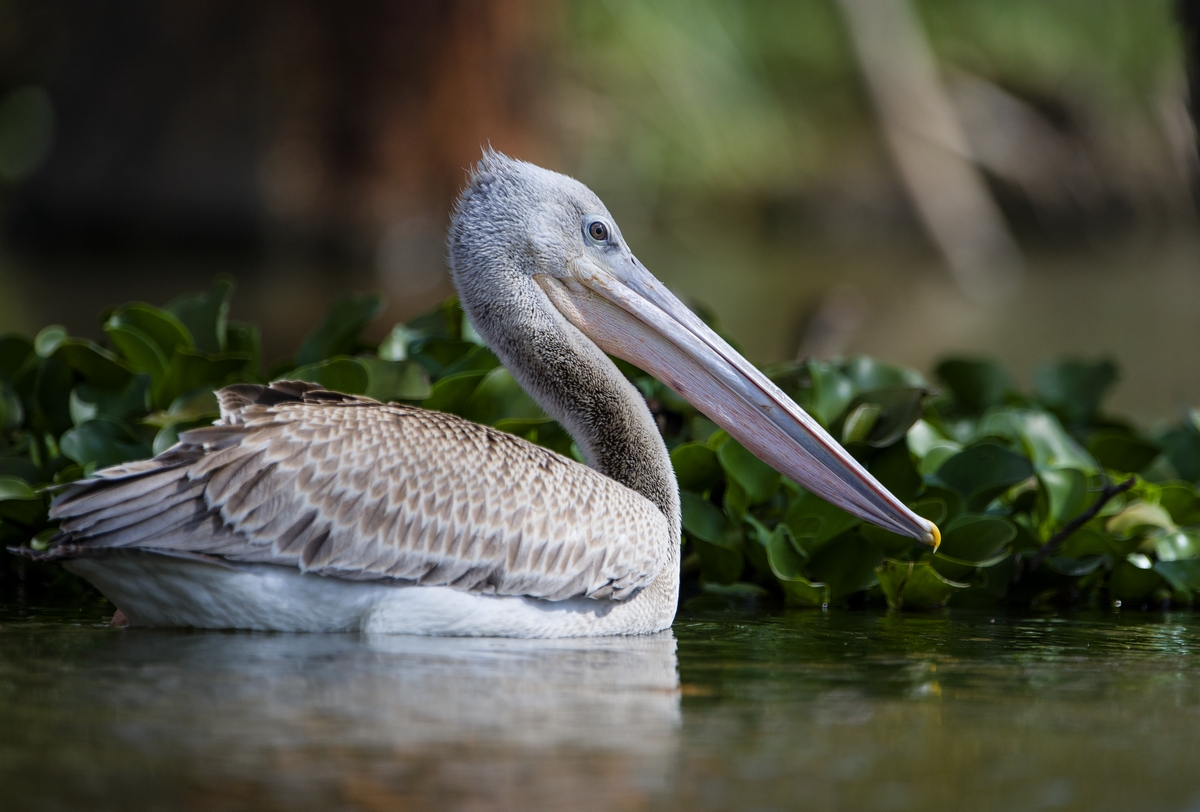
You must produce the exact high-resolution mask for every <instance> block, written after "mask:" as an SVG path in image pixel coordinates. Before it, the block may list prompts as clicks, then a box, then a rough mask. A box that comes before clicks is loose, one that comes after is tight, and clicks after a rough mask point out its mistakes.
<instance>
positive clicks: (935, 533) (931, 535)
mask: <svg viewBox="0 0 1200 812" xmlns="http://www.w3.org/2000/svg"><path fill="white" fill-rule="evenodd" d="M921 541H923V542H924V543H926V544H928V545H929V546H930V547H932V548H933V551H934V552H935V553H936V552H937V549H938V547H940V546H941V545H942V531H941V530H938V526H937V525H936V524H934V523H933V522H930V523H929V532H928V533H926V534H925V538H923V539H921Z"/></svg>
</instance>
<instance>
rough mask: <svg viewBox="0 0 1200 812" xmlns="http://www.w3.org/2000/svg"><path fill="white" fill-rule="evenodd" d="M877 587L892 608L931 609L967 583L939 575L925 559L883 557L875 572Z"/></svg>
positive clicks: (941, 603)
mask: <svg viewBox="0 0 1200 812" xmlns="http://www.w3.org/2000/svg"><path fill="white" fill-rule="evenodd" d="M876 577H878V579H879V586H880V588H881V589H882V590H883V595H884V597H885V598H887V602H888V606H890V607H891V608H893V609H935V608H937V607H939V606H945V605H946V601H948V600H950V596H952V595H953V594H954V593H955V592H957V591H958V590H960V589H966V588H967V586H968V585H967V584H963V583H959V582H957V581H950V580H947V579H946V578H944V577H942V575H941V574H939V573H938V571H937V570H935V569H934V568H933V566H932V564H930V563H929V562H928V561H892V560H890V559H889V560H885V561H884V562H883V563H882V564H881V565H880V566H879V568H878V570H877V571H876Z"/></svg>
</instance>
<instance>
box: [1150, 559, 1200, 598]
mask: <svg viewBox="0 0 1200 812" xmlns="http://www.w3.org/2000/svg"><path fill="white" fill-rule="evenodd" d="M1154 571H1155V572H1156V573H1158V574H1159V575H1161V576H1162V577H1163V578H1164V579H1166V581H1167V583H1168V584H1170V585H1171V588H1172V589H1174V590H1175V591H1176V592H1181V593H1183V595H1184V596H1186V598H1187V599H1188V600H1191V599H1192V597H1193V596H1194V594H1195V593H1196V592H1200V558H1189V559H1186V560H1178V561H1159V562H1158V563H1156V564H1155V565H1154Z"/></svg>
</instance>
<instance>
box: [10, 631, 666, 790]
mask: <svg viewBox="0 0 1200 812" xmlns="http://www.w3.org/2000/svg"><path fill="white" fill-rule="evenodd" d="M40 637H41V639H40V640H36V641H35V640H25V641H23V643H24V645H22V643H21V642H19V641H16V640H14V639H13V635H11V634H10V635H3V634H0V640H3V643H0V659H2V660H3V663H4V664H3V665H0V684H11V683H12V682H13V681H17V682H20V683H21V685H20V687H19V689H18V690H16V691H13V692H11V693H10V692H8V691H5V692H4V693H6V694H9V695H8V696H7V697H5V699H6V700H7V701H6V702H5V703H4V708H3V709H2V710H0V729H6V730H10V731H11V730H21V731H23V733H22V739H24V738H25V737H26V735H28V736H29V738H30V739H31V741H27V742H24V744H25V746H24V747H22V748H20V749H19V751H15V752H14V749H13V748H12V747H11V745H12V744H13V742H12V741H11V738H10V740H9V741H7V742H4V744H0V775H4V774H8V775H10V776H14V779H13V780H15V781H16V787H14V786H13V783H12V781H5V782H4V783H5V784H7V785H8V787H9V789H14V788H16V789H18V790H20V791H21V792H22V793H27V794H28V797H29V799H30V803H29V805H28V806H26V807H23V808H38V807H39V805H41V806H44V807H46V808H52V807H59V806H61V805H64V804H65V805H67V806H70V805H79V806H83V807H86V808H90V809H97V808H114V809H115V808H131V806H133V807H136V806H138V805H139V804H146V805H153V806H158V805H161V804H167V805H175V804H183V805H187V804H189V803H193V802H194V803H195V804H196V805H199V806H201V807H203V808H205V809H213V808H254V809H275V808H281V809H282V808H289V809H292V808H296V807H297V805H299V806H300V807H303V808H342V807H349V808H360V807H363V806H366V807H368V808H375V807H379V808H384V807H386V808H394V807H395V806H396V805H401V806H403V805H405V804H409V803H415V804H425V803H434V802H439V803H440V802H443V801H445V800H446V799H448V798H458V799H459V800H460V801H462V802H467V801H469V800H471V799H474V802H478V803H480V804H484V805H486V807H487V808H537V807H538V806H540V805H544V804H546V803H550V802H551V800H552V799H562V798H577V799H578V802H577V803H576V802H573V803H572V806H573V808H577V809H611V808H613V806H614V805H615V806H617V807H620V805H621V804H620V803H619V801H620V798H619V796H620V795H623V794H627V793H629V792H639V791H641V792H653V791H662V790H663V789H664V787H665V786H666V784H667V782H668V775H669V772H670V769H671V766H672V765H673V763H674V760H675V759H674V752H675V749H676V746H677V730H678V727H679V722H680V711H679V702H680V699H679V691H678V677H677V670H676V655H675V647H676V643H675V639H674V637H673V636H672V635H671V634H670V633H669V632H668V633H667V634H665V635H658V636H654V637H645V638H631V639H616V638H614V639H602V640H554V641H533V640H470V639H437V638H411V637H396V636H359V635H262V634H221V633H215V634H214V633H178V632H157V631H145V632H137V633H134V634H125V633H117V634H112V633H110V632H109V631H107V630H104V629H96V628H92V629H82V628H79V627H69V629H64V628H62V627H55V626H48V627H46V628H45V629H44V630H43V634H42V635H41V636H40ZM70 638H76V639H73V640H72V639H70ZM5 643H7V645H5ZM64 646H65V647H66V650H64V648H63V647H64ZM22 661H24V662H22ZM18 663H21V665H18ZM81 732H82V735H81ZM4 745H9V747H8V749H5V746H4ZM52 765H53V766H52ZM64 768H65V769H66V770H67V771H68V772H67V774H69V775H70V776H71V779H70V780H69V781H67V782H66V783H60V782H56V781H49V780H47V779H50V778H51V777H52V776H53V774H55V773H58V772H59V770H63V769H64ZM605 775H607V777H608V778H609V779H610V780H608V781H604V782H602V783H601V785H600V787H599V791H597V785H596V779H597V777H598V776H605ZM605 786H608V787H610V788H611V791H605V789H604V787H605ZM18 797H20V796H18ZM0 806H3V804H0Z"/></svg>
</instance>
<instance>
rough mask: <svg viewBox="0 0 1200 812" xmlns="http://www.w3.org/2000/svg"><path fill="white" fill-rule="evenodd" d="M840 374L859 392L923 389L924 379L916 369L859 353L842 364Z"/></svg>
mask: <svg viewBox="0 0 1200 812" xmlns="http://www.w3.org/2000/svg"><path fill="white" fill-rule="evenodd" d="M842 374H844V375H845V376H846V378H847V379H848V380H849V381H850V383H851V385H853V386H854V388H855V389H856V390H857V391H859V392H871V391H874V390H876V389H891V388H905V389H909V388H912V389H924V388H925V387H926V383H925V379H924V378H923V377H921V374H920V373H919V372H917V371H916V370H912V369H906V368H905V367H898V366H893V365H892V364H885V363H884V362H882V361H877V360H875V359H874V358H869V357H867V356H865V355H859V356H856V357H855V358H851V359H850V361H848V362H847V363H846V364H844V365H843V366H842Z"/></svg>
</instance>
